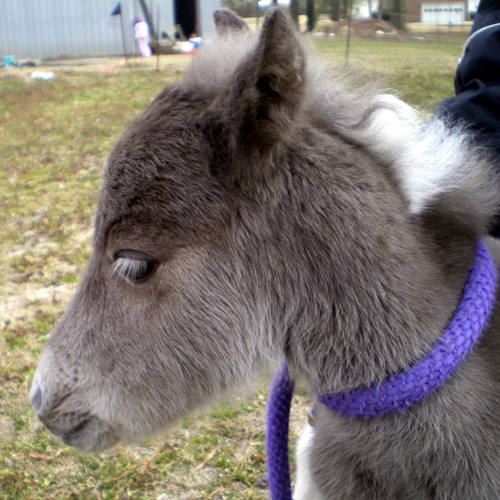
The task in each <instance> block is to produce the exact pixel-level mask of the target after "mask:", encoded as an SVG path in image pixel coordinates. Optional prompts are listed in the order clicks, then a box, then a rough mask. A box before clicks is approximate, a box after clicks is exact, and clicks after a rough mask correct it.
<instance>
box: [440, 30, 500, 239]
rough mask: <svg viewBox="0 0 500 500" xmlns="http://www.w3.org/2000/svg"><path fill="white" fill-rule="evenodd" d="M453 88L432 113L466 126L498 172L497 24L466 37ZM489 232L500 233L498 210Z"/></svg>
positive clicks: (499, 84) (499, 62) (499, 48)
mask: <svg viewBox="0 0 500 500" xmlns="http://www.w3.org/2000/svg"><path fill="white" fill-rule="evenodd" d="M455 92H456V96H455V97H451V98H449V99H446V100H445V101H443V102H442V103H441V104H440V105H439V107H438V109H437V111H436V114H435V116H438V117H445V118H446V119H447V120H449V121H450V124H451V125H453V124H456V123H465V124H466V125H467V126H469V127H470V128H471V129H472V130H473V131H474V132H475V133H476V135H475V137H476V141H477V142H478V143H479V144H481V145H482V146H485V148H486V149H487V151H488V152H489V153H490V154H491V156H492V159H493V161H494V162H495V164H496V168H497V170H498V171H499V172H500V26H490V27H487V28H483V29H481V30H479V31H476V32H475V33H473V34H472V35H471V36H470V37H469V39H468V41H467V43H466V45H465V50H464V53H463V56H462V60H461V61H460V64H459V65H458V68H457V73H456V76H455ZM498 196H499V199H500V192H499V194H498ZM491 233H492V234H494V235H496V236H499V235H500V214H499V215H498V217H497V220H496V221H495V222H494V227H493V228H492V230H491Z"/></svg>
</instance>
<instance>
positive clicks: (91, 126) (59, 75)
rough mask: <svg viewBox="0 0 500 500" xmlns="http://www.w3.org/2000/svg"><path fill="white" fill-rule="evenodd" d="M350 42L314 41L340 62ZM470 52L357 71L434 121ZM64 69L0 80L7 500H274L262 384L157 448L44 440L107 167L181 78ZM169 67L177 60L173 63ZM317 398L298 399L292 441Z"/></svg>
mask: <svg viewBox="0 0 500 500" xmlns="http://www.w3.org/2000/svg"><path fill="white" fill-rule="evenodd" d="M344 43H345V42H343V41H340V40H322V41H319V42H317V45H318V48H319V50H320V52H322V53H323V54H324V55H325V57H327V58H329V59H331V60H332V61H335V62H337V63H342V62H343V61H344V53H345V45H344ZM460 52H461V46H460V45H459V44H425V43H422V44H403V43H388V42H378V43H368V42H356V41H355V42H354V43H353V45H352V47H351V53H350V65H351V66H352V67H353V68H355V69H361V70H363V71H366V72H368V73H370V74H373V75H375V77H376V78H378V79H380V80H381V81H383V83H384V85H385V86H389V87H392V88H394V89H395V90H396V91H397V92H398V94H399V95H400V96H402V97H403V98H404V99H405V100H406V101H408V102H410V103H412V104H415V105H418V106H420V107H422V109H423V110H424V112H426V113H431V112H432V111H433V110H434V109H435V107H436V105H437V104H438V102H439V101H440V100H441V99H443V98H445V97H447V96H450V95H452V93H453V74H454V71H455V68H456V63H457V59H458V57H459V55H460ZM166 61H167V60H166V59H165V60H162V62H161V65H160V68H161V71H159V72H157V71H153V68H154V62H153V61H151V62H149V63H148V64H145V63H144V62H141V63H139V62H137V63H134V64H132V65H129V66H128V67H125V66H124V65H123V64H119V63H116V62H115V63H109V64H108V65H105V64H100V65H99V66H97V67H57V68H53V71H55V72H56V79H55V80H54V81H51V82H34V81H31V79H30V78H29V73H27V72H26V71H22V70H14V71H9V72H7V71H4V70H0V71H4V72H3V73H0V151H1V153H2V154H1V155H0V178H1V179H0V180H1V182H0V203H1V209H2V222H1V225H0V240H1V243H2V252H1V254H0V284H1V286H0V290H1V291H0V328H1V330H0V331H1V333H0V498H2V499H6V500H7V499H8V500H10V499H12V500H14V499H15V500H23V499H33V500H34V499H40V500H42V499H43V500H48V499H106V500H111V499H158V500H167V499H174V498H175V499H214V500H218V499H243V498H245V499H264V498H267V486H266V480H265V464H264V459H265V458H264V457H265V450H264V444H263V443H264V415H265V403H266V398H267V392H266V388H265V387H266V384H267V382H266V381H264V382H262V383H261V384H259V385H258V387H257V388H256V390H255V391H253V392H252V393H251V394H250V395H249V396H248V397H243V396H241V395H238V396H234V395H233V396H231V395H230V396H228V399H227V401H226V402H225V403H223V404H219V405H218V406H215V407H214V408H212V409H210V410H207V411H206V413H204V414H202V415H197V416H192V417H189V418H187V419H186V420H185V421H183V422H181V423H180V425H179V426H178V427H176V428H174V429H171V430H169V431H167V432H166V433H165V434H164V435H162V436H160V437H157V438H155V439H152V440H150V441H148V442H144V443H140V444H138V445H135V446H129V447H125V446H120V447H118V448H115V449H113V450H112V451H110V452H109V453H103V454H96V455H84V454H81V453H79V452H76V451H74V450H72V449H69V448H67V447H66V446H63V445H61V444H60V443H59V442H58V441H56V440H54V439H53V438H51V437H50V435H49V434H48V433H47V432H46V431H45V430H44V429H43V428H42V426H41V424H39V423H38V421H37V419H36V418H35V417H34V414H33V412H32V410H31V408H30V406H29V404H28V402H27V394H28V391H29V386H30V383H31V379H32V376H33V372H34V369H35V366H36V360H37V357H38V355H39V353H40V352H41V349H42V348H43V345H44V343H45V341H46V340H47V338H48V335H49V333H50V331H51V329H52V328H53V326H54V324H55V322H56V321H57V319H58V318H59V317H60V315H61V314H62V311H63V310H64V307H65V305H66V304H67V301H68V299H69V297H70V296H71V294H72V292H73V291H74V289H75V286H76V283H77V282H78V280H79V277H80V275H81V272H82V269H83V267H84V265H85V262H86V261H87V259H88V257H89V254H90V245H91V243H90V242H91V234H92V218H93V211H94V208H95V205H96V196H97V191H98V188H99V178H100V172H101V168H102V165H103V162H104V160H105V158H106V156H107V154H108V153H109V151H110V148H111V147H112V146H113V144H114V142H115V141H116V140H117V138H118V137H119V136H120V134H121V133H122V132H123V131H124V130H125V128H126V126H127V124H128V123H129V122H130V121H131V119H132V118H133V117H134V115H135V114H137V113H138V112H139V111H141V110H142V109H144V107H145V106H146V105H147V104H148V103H149V102H150V100H151V99H152V98H153V97H154V96H155V94H156V93H157V92H158V91H159V90H160V89H161V88H162V87H163V86H164V85H165V84H166V83H167V82H169V81H171V80H172V79H176V78H179V73H180V69H181V68H182V65H183V63H181V64H180V66H179V65H177V66H176V65H175V64H174V65H171V64H170V63H168V64H167V62H166ZM168 61H171V59H169V60H168ZM179 61H180V60H179ZM309 401H310V398H309V396H308V395H307V393H306V391H304V390H300V391H299V392H298V394H297V396H296V398H295V405H294V414H293V422H292V437H293V436H295V435H296V432H297V430H298V429H299V428H300V427H301V426H302V425H304V424H305V416H306V414H307V412H308V406H309Z"/></svg>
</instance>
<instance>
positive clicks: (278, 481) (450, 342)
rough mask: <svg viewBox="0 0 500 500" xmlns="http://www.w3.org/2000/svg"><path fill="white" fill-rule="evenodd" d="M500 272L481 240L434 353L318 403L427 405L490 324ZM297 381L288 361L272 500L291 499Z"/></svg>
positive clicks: (374, 410) (271, 450)
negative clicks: (380, 379) (291, 419)
mask: <svg viewBox="0 0 500 500" xmlns="http://www.w3.org/2000/svg"><path fill="white" fill-rule="evenodd" d="M496 277H497V276H496V268H495V263H494V261H493V258H492V257H491V255H490V253H489V251H488V249H487V247H486V245H485V244H484V243H483V242H482V241H479V244H478V248H477V253H476V258H475V262H474V267H473V268H472V269H471V271H470V272H469V278H468V280H467V283H466V284H465V288H464V292H463V296H462V300H461V302H460V304H459V306H458V308H457V311H456V314H455V316H454V317H453V319H452V320H451V321H450V322H449V324H448V327H447V328H446V331H445V332H444V334H443V336H442V337H441V338H440V339H439V340H438V342H437V344H436V345H435V347H434V348H433V349H432V351H431V352H430V353H429V355H428V356H427V357H426V358H425V359H423V360H421V361H419V362H418V363H416V364H415V365H414V366H413V367H412V368H410V369H409V370H408V371H406V372H404V373H400V374H397V375H393V376H392V377H390V378H389V379H387V380H386V381H385V382H383V383H382V384H379V385H373V386H371V387H365V388H362V389H358V390H355V391H352V392H349V393H339V394H330V395H322V396H319V397H318V398H317V399H318V401H319V402H320V403H322V404H324V405H325V406H326V407H327V408H329V409H330V410H333V411H335V412H336V413H339V414H342V415H347V416H348V417H350V418H371V417H378V416H382V415H390V414H393V413H396V412H399V413H404V412H405V411H406V410H407V409H408V408H409V407H410V406H412V405H414V404H416V403H419V402H421V401H423V400H424V399H425V398H427V396H429V395H430V394H431V393H432V392H433V391H434V390H435V389H437V388H438V387H440V386H441V385H442V384H443V383H444V382H445V381H446V379H447V378H449V377H450V376H451V375H453V373H455V371H456V370H457V369H458V367H459V366H460V364H461V363H462V361H464V359H465V358H466V356H467V355H468V354H469V353H470V352H471V351H472V349H473V347H474V345H475V344H476V342H477V341H478V339H479V337H480V336H481V333H482V331H483V330H484V329H485V328H486V326H487V325H488V322H489V318H490V315H491V312H492V311H493V306H494V304H495V289H496ZM293 391H294V383H293V381H292V380H291V379H290V377H289V374H288V367H287V365H286V361H285V362H284V363H283V365H282V367H281V370H279V371H278V373H277V374H276V376H275V378H274V380H273V384H272V386H271V393H270V395H269V401H268V412H267V438H266V448H267V464H268V471H269V489H270V492H271V498H272V500H291V498H292V489H291V482H290V467H289V460H288V425H289V417H290V407H291V402H292V397H293Z"/></svg>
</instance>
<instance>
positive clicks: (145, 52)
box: [134, 17, 151, 57]
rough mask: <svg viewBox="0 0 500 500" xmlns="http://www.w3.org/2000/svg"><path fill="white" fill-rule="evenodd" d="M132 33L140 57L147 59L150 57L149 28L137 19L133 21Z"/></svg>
mask: <svg viewBox="0 0 500 500" xmlns="http://www.w3.org/2000/svg"><path fill="white" fill-rule="evenodd" d="M134 33H135V39H136V40H137V45H139V50H140V51H141V55H142V57H149V56H150V55H151V47H150V46H149V26H148V25H147V23H146V22H144V21H143V20H142V19H140V18H139V17H136V18H135V19H134Z"/></svg>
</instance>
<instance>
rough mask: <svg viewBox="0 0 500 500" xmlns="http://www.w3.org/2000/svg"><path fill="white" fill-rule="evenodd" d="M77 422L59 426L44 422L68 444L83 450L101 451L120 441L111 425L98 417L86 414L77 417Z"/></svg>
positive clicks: (55, 434)
mask: <svg viewBox="0 0 500 500" xmlns="http://www.w3.org/2000/svg"><path fill="white" fill-rule="evenodd" d="M72 417H73V418H72V420H73V419H74V421H75V420H76V422H77V423H76V424H75V423H74V422H73V425H72V426H71V427H69V428H68V426H61V427H57V426H55V425H54V424H51V423H47V422H44V421H43V420H42V422H43V423H44V425H45V427H47V429H48V430H49V431H50V432H51V433H52V434H53V435H54V436H56V437H57V438H59V439H61V440H62V441H63V442H64V443H65V444H67V445H68V446H72V447H73V448H76V449H78V450H80V451H83V452H87V453H89V452H100V451H104V450H106V449H108V448H111V447H112V446H114V445H115V444H116V443H117V442H118V441H119V437H118V434H117V433H116V432H115V431H114V430H113V428H112V427H111V426H109V425H108V424H107V423H105V422H103V421H102V420H100V419H99V418H97V417H94V416H89V415H85V416H82V417H80V418H79V419H75V416H73V415H72Z"/></svg>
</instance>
